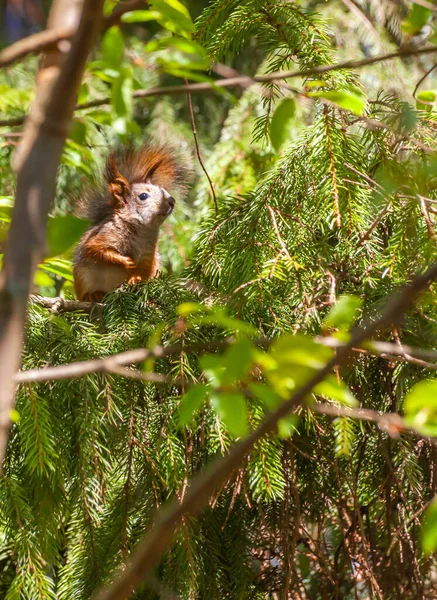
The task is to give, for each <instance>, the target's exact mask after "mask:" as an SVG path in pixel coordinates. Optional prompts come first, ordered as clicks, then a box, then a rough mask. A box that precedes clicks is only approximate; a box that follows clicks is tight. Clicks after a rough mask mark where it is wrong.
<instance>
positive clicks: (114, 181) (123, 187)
mask: <svg viewBox="0 0 437 600" xmlns="http://www.w3.org/2000/svg"><path fill="white" fill-rule="evenodd" d="M105 179H106V181H107V182H108V189H109V193H110V194H111V196H112V197H113V198H114V200H115V204H116V205H119V206H122V205H123V204H124V203H125V202H126V199H127V195H128V194H129V191H130V185H129V182H128V180H127V179H126V178H125V177H123V175H122V174H121V173H120V171H119V170H118V168H117V165H116V162H115V156H114V155H113V154H111V155H110V156H109V157H108V160H107V161H106V169H105Z"/></svg>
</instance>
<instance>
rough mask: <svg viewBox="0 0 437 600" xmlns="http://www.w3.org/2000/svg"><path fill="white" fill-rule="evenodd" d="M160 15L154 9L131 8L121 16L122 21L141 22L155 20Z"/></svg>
mask: <svg viewBox="0 0 437 600" xmlns="http://www.w3.org/2000/svg"><path fill="white" fill-rule="evenodd" d="M160 17H161V13H160V12H158V11H156V10H131V11H129V12H126V13H124V15H122V16H121V20H122V22H123V23H142V22H146V21H156V20H157V19H159V18H160Z"/></svg>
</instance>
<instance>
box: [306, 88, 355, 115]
mask: <svg viewBox="0 0 437 600" xmlns="http://www.w3.org/2000/svg"><path fill="white" fill-rule="evenodd" d="M307 95H308V96H310V97H311V98H321V99H322V100H327V101H328V102H332V104H336V105H337V106H339V107H340V108H344V109H346V110H350V111H351V112H352V113H354V114H355V115H358V116H361V115H362V114H363V111H364V107H365V106H366V101H365V100H364V98H362V97H361V96H358V95H357V94H354V93H352V92H343V91H336V90H332V91H324V90H323V91H318V92H308V94H307Z"/></svg>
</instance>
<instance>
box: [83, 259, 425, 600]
mask: <svg viewBox="0 0 437 600" xmlns="http://www.w3.org/2000/svg"><path fill="white" fill-rule="evenodd" d="M436 278H437V264H435V265H434V266H432V267H431V268H430V269H429V270H428V271H427V272H426V273H424V274H423V275H419V276H417V277H415V278H414V280H413V281H412V282H411V283H410V285H408V286H407V287H406V288H404V290H403V292H401V293H400V294H399V295H397V296H395V297H394V298H393V299H392V300H391V301H390V302H389V303H388V304H387V306H386V308H385V310H384V312H383V313H382V315H381V317H380V318H379V319H375V320H374V321H372V322H370V323H369V324H368V325H367V326H366V327H364V328H362V329H356V330H355V332H354V333H353V335H352V336H351V339H350V341H349V342H348V343H347V344H345V345H344V346H343V347H342V348H339V349H338V350H337V356H335V357H334V358H333V359H332V360H331V361H329V362H328V363H327V364H326V365H325V366H324V367H323V368H322V369H320V371H318V372H317V374H316V375H314V377H312V378H311V379H310V380H309V381H308V383H306V384H305V385H303V386H302V387H301V388H300V389H298V390H297V391H296V392H295V393H294V394H293V395H292V396H291V397H290V398H289V399H288V400H287V401H286V402H284V403H283V404H281V405H280V406H279V407H278V408H277V410H276V411H274V412H272V413H270V414H269V415H267V417H266V419H265V420H264V421H263V423H262V424H261V425H260V426H259V427H258V429H256V430H255V431H254V432H252V433H251V434H250V435H249V436H248V437H247V438H245V439H243V440H242V441H240V442H237V443H236V444H234V446H233V447H232V448H231V450H230V452H229V454H227V455H226V456H224V457H222V458H220V459H218V460H216V461H215V462H214V463H212V464H211V465H210V467H209V468H206V469H205V470H204V471H203V472H201V473H200V474H199V475H197V476H195V477H194V478H193V480H192V483H191V486H190V487H189V488H188V490H187V492H186V494H185V496H184V499H183V500H182V501H181V502H180V501H179V500H178V499H174V500H173V501H171V502H170V503H169V504H168V506H167V507H165V508H164V509H161V510H160V511H159V512H158V515H157V518H156V521H155V525H154V526H153V527H152V529H151V531H150V532H149V533H148V534H147V535H146V536H145V538H144V539H143V541H142V542H140V543H139V545H138V546H137V548H136V550H135V551H134V552H133V554H132V558H131V561H130V563H129V564H128V565H127V567H126V568H125V569H124V571H123V572H122V573H120V575H119V576H118V578H117V579H116V580H115V581H114V582H113V583H112V584H110V585H109V586H108V587H107V588H104V589H103V590H101V591H100V592H97V593H96V594H95V595H94V596H93V598H94V600H124V599H125V598H128V597H129V596H130V595H131V594H132V593H133V591H134V590H135V588H136V587H137V586H138V585H139V584H140V583H141V582H142V581H144V578H145V577H146V576H147V574H148V573H149V572H150V571H151V569H153V567H154V566H155V565H156V564H157V562H158V561H159V558H160V556H161V555H162V553H163V552H165V550H167V548H168V547H169V546H170V544H171V541H172V538H173V535H174V532H175V530H176V528H177V527H178V525H180V524H181V522H182V520H183V518H184V517H185V516H186V515H188V514H190V515H196V514H198V513H199V512H200V511H201V510H202V508H203V507H204V506H205V505H206V503H207V502H208V499H209V497H210V496H211V494H213V493H214V491H215V490H216V489H217V487H218V486H219V485H220V484H221V483H222V482H223V481H225V480H226V479H227V478H228V477H229V476H230V475H231V474H232V472H233V471H234V470H235V469H236V468H237V467H238V466H239V464H240V463H241V462H242V460H243V459H244V458H245V456H246V455H247V454H248V453H249V452H250V451H251V450H252V448H253V447H254V445H255V444H256V443H257V442H258V441H259V440H260V439H261V438H262V437H264V436H265V435H266V434H268V433H270V432H272V431H274V430H275V429H276V426H277V423H278V421H279V420H280V419H281V418H283V417H285V416H286V415H287V414H288V413H289V412H290V411H292V410H293V408H295V407H296V406H297V405H298V404H302V403H304V402H305V398H306V397H307V396H308V394H310V393H311V391H312V389H313V388H314V386H315V385H317V384H318V383H320V382H321V381H322V380H323V379H324V378H325V377H326V375H328V373H330V372H331V371H332V369H333V368H334V366H336V365H341V364H342V363H344V362H345V361H346V359H347V358H348V355H349V353H350V352H351V351H352V349H353V348H354V347H356V346H359V345H361V344H362V343H363V342H364V341H365V340H366V339H368V338H370V337H372V336H373V335H374V334H375V333H376V332H377V331H378V330H380V329H383V328H385V327H387V326H388V325H390V324H391V323H392V322H394V321H396V320H397V319H398V318H399V317H400V316H401V315H402V314H403V313H404V312H405V310H407V309H408V308H409V307H410V306H411V305H412V304H413V302H414V300H415V299H416V296H417V295H418V293H419V292H420V291H422V290H423V289H424V288H425V287H426V286H427V285H429V284H430V283H431V282H432V281H434V280H435V279H436Z"/></svg>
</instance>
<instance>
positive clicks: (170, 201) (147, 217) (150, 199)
mask: <svg viewBox="0 0 437 600" xmlns="http://www.w3.org/2000/svg"><path fill="white" fill-rule="evenodd" d="M155 171H156V169H155V170H154V169H153V168H150V169H149V170H148V172H147V173H144V175H143V177H142V178H141V179H143V180H142V181H134V182H130V181H129V179H128V178H126V177H125V176H124V175H122V173H120V171H119V170H118V167H117V164H116V158H115V156H114V155H110V156H109V157H108V160H107V162H106V171H105V179H106V181H107V184H108V191H109V195H110V200H111V204H112V206H113V209H114V210H115V211H116V212H117V214H118V215H119V216H120V217H121V218H122V219H123V220H125V221H129V222H135V223H138V224H140V225H149V224H154V223H155V224H158V225H160V224H161V223H162V222H163V221H164V220H165V219H166V218H167V217H168V216H169V215H170V214H171V213H172V212H173V209H174V207H175V204H176V201H175V199H174V198H173V197H172V196H171V195H170V194H169V192H168V191H167V190H166V189H165V188H164V187H162V186H160V185H157V184H155V183H153V176H154V174H155Z"/></svg>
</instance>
